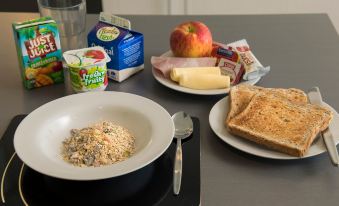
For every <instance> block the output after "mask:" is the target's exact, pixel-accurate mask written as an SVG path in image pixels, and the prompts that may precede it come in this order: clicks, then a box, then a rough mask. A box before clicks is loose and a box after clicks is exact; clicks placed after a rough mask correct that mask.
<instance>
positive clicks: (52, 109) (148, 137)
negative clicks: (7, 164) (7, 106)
mask: <svg viewBox="0 0 339 206" xmlns="http://www.w3.org/2000/svg"><path fill="white" fill-rule="evenodd" d="M101 120H109V121H113V122H115V123H117V124H119V125H122V126H124V127H126V128H127V129H129V130H130V131H131V133H133V134H134V136H135V137H136V152H135V154H133V155H132V156H131V157H130V158H128V159H126V160H125V161H122V162H118V163H115V164H112V165H108V166H102V167H84V168H81V167H76V166H73V165H71V164H69V163H67V162H65V161H64V160H63V159H62V157H61V154H60V151H61V145H62V141H63V140H64V139H65V138H67V137H69V136H70V130H71V129H73V128H83V127H87V126H89V125H91V124H93V123H96V122H98V121H101ZM173 135H174V124H173V122H172V119H171V116H170V115H169V113H168V112H167V111H166V110H165V109H164V108H163V107H161V106H160V105H158V104H157V103H155V102H153V101H152V100H149V99H146V98H144V97H141V96H137V95H134V94H128V93H122V92H89V93H82V94H75V95H70V96H66V97H63V98H60V99H57V100H54V101H52V102H49V103H47V104H45V105H43V106H41V107H39V108H38V109H36V110H34V111H33V112H32V113H30V114H29V115H28V116H27V117H26V118H25V119H24V120H23V121H22V122H21V124H20V125H19V126H18V128H17V130H16V132H15V135H14V147H15V151H16V153H17V154H18V156H19V157H20V159H21V160H22V161H23V162H24V163H25V164H27V165H28V166H29V167H31V168H32V169H34V170H36V171H38V172H40V173H42V174H46V175H49V176H53V177H57V178H62V179H70V180H97V179H105V178H110V177H115V176H119V175H124V174H127V173H129V172H132V171H135V170H137V169H139V168H142V167H144V166H146V165H148V164H149V163H151V162H152V161H154V160H155V159H157V158H158V157H159V156H160V155H161V154H163V152H165V151H166V149H167V148H168V147H169V145H170V144H171V141H172V139H173Z"/></svg>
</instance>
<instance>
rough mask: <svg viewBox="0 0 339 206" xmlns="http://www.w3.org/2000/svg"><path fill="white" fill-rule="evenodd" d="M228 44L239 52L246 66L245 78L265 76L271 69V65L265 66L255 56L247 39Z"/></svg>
mask: <svg viewBox="0 0 339 206" xmlns="http://www.w3.org/2000/svg"><path fill="white" fill-rule="evenodd" d="M227 46H230V47H232V49H234V50H235V51H236V52H238V54H239V56H240V59H241V62H242V63H243V65H244V68H245V73H244V75H243V79H244V80H251V79H256V78H258V77H262V76H265V75H266V74H267V73H268V72H269V71H270V66H267V67H264V66H263V65H262V64H261V63H260V62H259V60H258V59H257V58H256V57H255V56H254V54H253V53H252V51H251V49H250V47H249V45H248V43H247V41H246V39H242V40H239V41H236V42H233V43H230V44H227Z"/></svg>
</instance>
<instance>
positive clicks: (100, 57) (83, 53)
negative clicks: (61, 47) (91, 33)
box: [63, 46, 111, 67]
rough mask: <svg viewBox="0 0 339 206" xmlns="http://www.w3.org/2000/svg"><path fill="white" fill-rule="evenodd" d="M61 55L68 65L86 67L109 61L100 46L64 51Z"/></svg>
mask: <svg viewBox="0 0 339 206" xmlns="http://www.w3.org/2000/svg"><path fill="white" fill-rule="evenodd" d="M63 57H64V59H65V61H66V63H67V65H68V66H70V67H86V66H91V65H96V64H102V63H107V62H109V61H111V58H110V57H109V56H108V54H107V53H106V52H105V50H104V48H102V47H100V46H95V47H89V48H83V49H77V50H70V51H66V52H64V53H63Z"/></svg>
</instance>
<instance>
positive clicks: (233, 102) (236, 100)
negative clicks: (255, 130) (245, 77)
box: [225, 84, 307, 125]
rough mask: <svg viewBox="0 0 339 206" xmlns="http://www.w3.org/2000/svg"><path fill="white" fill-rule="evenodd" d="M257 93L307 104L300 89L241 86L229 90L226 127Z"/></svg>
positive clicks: (305, 96)
mask: <svg viewBox="0 0 339 206" xmlns="http://www.w3.org/2000/svg"><path fill="white" fill-rule="evenodd" d="M259 92H264V93H266V94H274V95H277V96H280V97H283V98H286V99H287V100H289V101H291V102H294V103H297V104H306V103H307V95H306V94H305V93H304V92H303V91H301V90H300V89H295V88H290V89H281V88H264V87H258V86H251V85H245V84H241V85H238V86H234V87H232V88H231V91H230V93H229V108H230V109H229V111H228V114H227V117H226V120H225V124H226V125H227V123H228V122H229V120H230V119H232V118H233V117H235V116H236V115H238V114H239V113H240V112H242V111H243V110H244V109H245V108H246V107H247V105H248V104H249V103H250V101H251V99H252V97H253V96H254V95H255V94H257V93H259Z"/></svg>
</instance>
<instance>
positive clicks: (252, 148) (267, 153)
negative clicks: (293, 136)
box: [209, 97, 339, 160]
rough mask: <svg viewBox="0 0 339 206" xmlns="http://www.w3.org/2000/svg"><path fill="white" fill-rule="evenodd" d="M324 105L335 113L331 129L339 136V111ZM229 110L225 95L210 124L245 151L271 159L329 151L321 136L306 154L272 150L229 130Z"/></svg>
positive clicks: (212, 111) (286, 158)
mask: <svg viewBox="0 0 339 206" xmlns="http://www.w3.org/2000/svg"><path fill="white" fill-rule="evenodd" d="M323 106H325V107H327V108H329V109H330V110H331V111H332V112H333V114H334V115H333V119H332V121H331V124H330V130H331V132H332V135H333V137H339V128H338V127H335V125H339V115H338V113H337V112H336V111H335V110H334V109H333V108H332V107H331V106H329V105H328V104H326V103H324V105H323ZM228 110H229V105H228V97H225V98H223V99H221V100H220V101H218V102H217V103H216V104H215V105H214V106H213V107H212V109H211V111H210V114H209V122H210V126H211V128H212V130H213V131H214V133H215V134H216V135H217V136H218V137H219V138H220V139H221V140H223V141H224V142H226V143H227V144H229V145H231V146H232V147H235V148H237V149H239V150H241V151H243V152H246V153H249V154H252V155H256V156H259V157H264V158H270V159H280V160H292V159H302V158H308V157H313V156H316V155H319V154H321V153H324V152H326V151H327V150H326V147H325V145H324V142H323V140H322V139H321V138H318V139H317V140H316V142H315V143H313V144H312V145H311V147H310V149H309V151H308V152H307V153H306V155H305V156H303V157H294V156H290V155H287V154H284V153H280V152H276V151H273V150H270V149H268V148H266V147H264V146H261V145H258V144H256V143H253V142H251V141H248V140H246V139H243V138H241V137H237V136H234V135H232V134H230V133H229V132H228V131H227V129H226V127H225V124H224V122H225V119H226V115H227V113H228ZM335 143H336V144H338V143H339V139H335Z"/></svg>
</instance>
